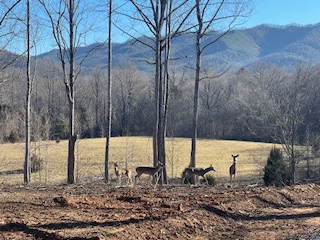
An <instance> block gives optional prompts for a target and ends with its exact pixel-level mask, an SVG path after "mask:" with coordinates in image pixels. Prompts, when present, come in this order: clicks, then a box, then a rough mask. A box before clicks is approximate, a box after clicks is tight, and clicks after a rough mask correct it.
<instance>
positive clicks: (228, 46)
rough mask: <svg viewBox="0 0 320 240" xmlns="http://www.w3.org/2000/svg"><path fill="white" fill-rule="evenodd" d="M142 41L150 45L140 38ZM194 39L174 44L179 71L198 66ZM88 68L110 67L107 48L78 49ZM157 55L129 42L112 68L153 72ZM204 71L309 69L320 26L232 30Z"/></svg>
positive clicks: (208, 54)
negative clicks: (132, 66) (261, 66)
mask: <svg viewBox="0 0 320 240" xmlns="http://www.w3.org/2000/svg"><path fill="white" fill-rule="evenodd" d="M217 34H218V35H219V33H215V32H213V33H211V34H208V35H207V36H206V37H205V38H204V39H203V44H207V43H210V42H211V41H213V40H214V39H215V38H216V36H217ZM140 40H141V41H149V42H150V41H151V40H150V39H148V38H140ZM194 53H195V47H194V35H193V34H191V33H189V34H185V35H181V36H179V37H177V38H175V39H174V40H173V42H172V48H171V57H172V59H175V60H173V61H172V65H173V66H175V67H178V68H180V69H181V68H183V67H185V66H189V67H190V66H193V65H194V62H195V54H194ZM85 56H87V57H86V60H85V61H84V62H83V63H82V64H83V66H84V67H86V68H94V67H102V68H106V66H107V56H108V55H107V45H106V44H102V43H95V44H92V45H89V46H86V47H82V48H80V49H79V51H78V53H77V55H76V62H77V63H80V62H81V61H82V60H83V58H84V57H85ZM38 58H43V59H51V60H53V61H58V58H57V50H53V51H50V52H47V53H44V54H41V55H39V56H38ZM153 59H154V53H153V52H152V50H151V49H149V48H148V47H146V46H145V45H144V44H141V43H139V42H138V41H134V40H129V41H127V42H124V43H114V44H113V65H114V67H121V65H122V64H123V63H124V62H125V61H128V60H132V61H135V62H136V64H137V66H138V68H139V69H140V70H142V71H146V72H149V71H152V69H153V66H152V64H151V63H152V62H153V61H154V60H153ZM202 59H203V60H202V64H203V67H205V68H213V69H216V68H225V67H226V66H230V67H234V68H239V67H250V66H252V65H254V64H256V63H257V62H260V61H262V62H266V63H269V64H276V65H278V66H280V67H283V68H287V69H290V68H293V67H295V66H297V65H304V64H306V65H310V64H314V63H317V62H320V24H316V25H307V26H297V25H289V26H271V25H260V26H257V27H254V28H250V29H243V30H233V31H230V32H229V33H228V34H226V35H225V36H224V37H223V38H221V39H219V40H218V41H217V42H216V43H214V44H212V45H210V46H209V47H208V48H206V50H205V51H204V53H203V58H202Z"/></svg>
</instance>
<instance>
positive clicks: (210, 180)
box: [202, 174, 217, 186]
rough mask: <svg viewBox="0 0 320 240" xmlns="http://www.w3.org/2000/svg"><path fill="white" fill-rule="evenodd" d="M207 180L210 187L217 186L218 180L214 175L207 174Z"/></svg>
mask: <svg viewBox="0 0 320 240" xmlns="http://www.w3.org/2000/svg"><path fill="white" fill-rule="evenodd" d="M206 178H207V180H208V184H209V185H210V186H215V185H217V180H216V178H215V177H214V176H213V175H212V174H207V175H206ZM202 182H204V183H205V182H206V180H204V179H203V180H202Z"/></svg>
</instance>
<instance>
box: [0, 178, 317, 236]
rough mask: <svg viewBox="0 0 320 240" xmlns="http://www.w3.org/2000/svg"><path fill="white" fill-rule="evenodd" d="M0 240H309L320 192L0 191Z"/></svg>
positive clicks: (305, 188) (93, 187)
mask: <svg viewBox="0 0 320 240" xmlns="http://www.w3.org/2000/svg"><path fill="white" fill-rule="evenodd" d="M0 191H1V192H0V239H126V240H127V239H252V240H253V239H307V238H306V236H308V235H311V234H312V233H314V232H315V231H319V230H320V185H317V184H306V185H296V186H289V187H284V188H273V187H254V188H253V187H252V188H248V187H240V186H231V187H230V186H215V187H208V186H197V187H188V186H182V185H181V186H179V185H176V186H159V187H158V188H157V190H154V189H153V186H152V185H136V186H128V187H126V186H124V187H115V186H108V185H106V184H103V183H95V184H85V185H59V186H45V187H44V186H43V187H39V186H16V185H15V186H8V185H2V186H0Z"/></svg>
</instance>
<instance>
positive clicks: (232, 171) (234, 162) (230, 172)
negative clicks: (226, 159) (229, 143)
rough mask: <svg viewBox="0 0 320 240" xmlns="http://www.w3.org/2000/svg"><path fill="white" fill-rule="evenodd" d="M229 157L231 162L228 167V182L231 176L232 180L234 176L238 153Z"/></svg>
mask: <svg viewBox="0 0 320 240" xmlns="http://www.w3.org/2000/svg"><path fill="white" fill-rule="evenodd" d="M231 157H232V158H233V164H232V165H231V166H230V168H229V174H230V183H231V182H232V176H233V181H234V180H235V178H236V170H237V169H236V162H237V159H236V158H237V157H239V154H238V155H231Z"/></svg>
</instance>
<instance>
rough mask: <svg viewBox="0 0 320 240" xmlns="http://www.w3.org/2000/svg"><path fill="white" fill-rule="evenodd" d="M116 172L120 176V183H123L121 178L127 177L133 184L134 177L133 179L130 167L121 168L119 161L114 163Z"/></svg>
mask: <svg viewBox="0 0 320 240" xmlns="http://www.w3.org/2000/svg"><path fill="white" fill-rule="evenodd" d="M114 172H115V174H116V176H117V177H118V180H119V184H121V178H122V177H126V178H127V184H129V182H130V184H132V179H131V171H130V170H128V169H123V168H119V166H118V164H117V163H114Z"/></svg>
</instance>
